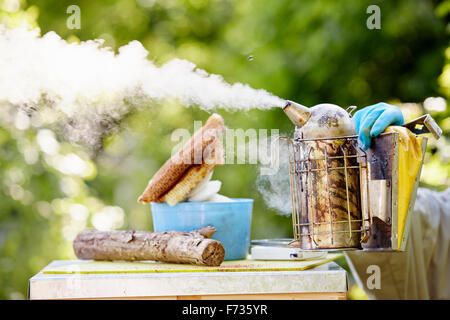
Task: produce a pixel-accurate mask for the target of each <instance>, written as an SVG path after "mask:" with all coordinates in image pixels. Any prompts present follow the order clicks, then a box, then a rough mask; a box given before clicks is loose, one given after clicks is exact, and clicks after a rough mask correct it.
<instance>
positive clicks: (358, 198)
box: [280, 102, 442, 250]
mask: <svg viewBox="0 0 450 320" xmlns="http://www.w3.org/2000/svg"><path fill="white" fill-rule="evenodd" d="M294 104H295V103H294ZM316 107H320V106H316ZM316 107H313V108H306V107H303V106H299V105H297V104H295V105H294V107H293V106H292V102H288V104H287V105H286V107H285V112H286V114H287V115H288V117H289V118H290V119H291V120H292V122H293V123H294V124H296V129H295V133H294V139H290V138H288V137H280V138H281V139H283V140H285V141H286V142H287V143H288V146H289V183H290V190H291V201H292V225H293V234H294V241H295V242H297V243H298V245H299V247H300V248H301V249H303V250H325V249H326V250H329V249H331V250H332V249H365V250H404V249H405V246H406V239H407V235H408V232H407V230H408V222H409V220H408V219H407V220H406V226H405V228H404V230H405V232H403V235H402V237H403V238H404V239H402V240H404V241H401V243H400V245H399V244H398V243H399V241H398V225H397V220H398V216H397V214H398V200H397V199H398V189H397V188H398V165H397V164H398V156H399V136H398V133H395V132H392V133H383V134H381V135H380V136H378V137H377V138H375V139H373V142H372V145H371V147H370V148H369V149H368V150H367V151H364V150H362V149H361V148H359V147H358V143H357V139H358V137H357V136H356V135H355V134H349V135H345V133H351V131H352V130H353V131H354V129H353V128H351V126H350V125H349V122H348V119H347V117H349V118H350V119H351V112H352V111H353V110H354V109H355V108H356V107H350V108H349V109H351V110H349V109H347V110H346V111H345V114H344V115H341V114H340V113H339V112H342V113H343V112H344V110H343V109H340V108H339V107H337V106H336V107H337V108H339V109H340V110H341V111H339V109H337V108H334V109H333V108H332V109H330V110H326V111H327V112H328V113H329V114H333V113H335V114H337V115H338V116H336V117H338V118H339V120H336V119H334V118H333V116H331V117H330V116H329V115H327V117H328V118H327V119H328V120H330V119H331V120H330V121H329V123H327V126H328V127H327V128H325V129H328V128H329V127H331V129H330V130H328V131H327V130H323V129H324V128H318V127H317V128H316V127H312V128H309V129H306V130H302V126H304V125H305V124H308V123H309V122H310V121H312V122H314V121H316V123H317V124H320V123H321V121H322V122H323V119H324V118H323V117H324V116H323V114H322V115H320V116H319V113H318V112H319V111H316V114H315V110H318V109H319V108H316ZM315 108H316V109H315ZM286 109H288V110H286ZM289 109H290V110H289ZM322 109H323V107H322ZM347 111H349V112H347ZM320 117H322V118H320ZM316 118H317V119H316ZM340 118H343V119H344V120H342V121H343V122H341V120H340ZM299 119H300V120H299ZM335 120H336V121H335ZM351 120H352V119H351ZM346 121H347V122H346ZM352 121H353V120H352ZM340 124H342V126H343V127H345V126H347V127H348V128H349V130H347V131H345V130H344V131H339V130H341V128H337V127H339V125H340ZM417 125H420V127H421V128H420V129H418V128H417ZM404 126H406V127H408V128H409V129H410V130H411V131H413V132H414V133H416V134H419V133H424V132H432V133H433V134H434V135H435V136H437V137H439V136H440V135H441V133H442V131H440V128H439V127H438V126H437V125H436V123H435V122H434V121H433V119H432V118H431V117H430V116H429V115H425V116H423V117H421V118H418V119H416V120H414V121H412V122H410V123H408V124H406V125H404ZM333 130H334V132H333ZM305 132H306V136H305ZM328 132H330V136H327V133H328ZM354 132H356V131H354ZM311 133H313V134H311ZM342 133H344V135H339V134H342ZM426 143H427V139H426V138H422V145H421V147H422V151H423V152H422V155H424V154H425V147H426ZM422 161H423V158H422ZM419 177H420V170H419V173H418V174H417V178H416V181H415V185H414V189H413V192H412V194H411V200H410V206H409V211H411V210H412V208H413V204H414V201H415V195H416V191H417V187H418V180H419ZM408 216H409V215H408Z"/></svg>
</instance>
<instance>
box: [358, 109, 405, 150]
mask: <svg viewBox="0 0 450 320" xmlns="http://www.w3.org/2000/svg"><path fill="white" fill-rule="evenodd" d="M353 119H354V120H355V123H356V133H357V134H358V136H359V137H358V140H359V143H360V146H361V148H363V149H364V150H367V149H369V147H370V143H371V142H372V138H373V137H376V136H378V135H379V134H380V133H382V132H383V131H384V130H386V128H387V127H388V126H389V125H398V126H400V125H402V124H404V123H405V120H404V119H403V114H402V112H401V110H400V108H399V107H396V106H393V105H390V104H387V103H384V102H380V103H377V104H374V105H372V106H368V107H365V108H363V109H361V110H358V111H357V112H356V113H355V115H354V116H353Z"/></svg>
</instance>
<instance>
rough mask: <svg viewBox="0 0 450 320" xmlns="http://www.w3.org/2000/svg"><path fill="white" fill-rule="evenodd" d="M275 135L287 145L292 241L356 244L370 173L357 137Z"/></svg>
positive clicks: (365, 227) (362, 230)
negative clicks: (291, 136)
mask: <svg viewBox="0 0 450 320" xmlns="http://www.w3.org/2000/svg"><path fill="white" fill-rule="evenodd" d="M280 139H283V140H286V141H287V142H288V146H289V180H290V191H291V200H292V225H293V234H294V242H298V243H299V246H300V248H302V249H305V250H308V249H338V248H340V249H343V248H360V247H361V242H363V241H365V240H366V239H367V238H368V236H369V232H370V231H369V230H370V223H371V217H370V214H369V215H363V213H362V211H363V210H362V206H363V205H366V206H368V203H365V204H363V203H362V202H363V200H362V198H361V193H363V192H365V193H366V194H367V195H369V192H368V189H367V190H362V189H363V188H368V187H369V183H368V179H369V177H368V170H367V168H368V165H367V155H366V153H365V152H364V151H363V150H362V149H360V148H359V147H358V146H357V136H346V137H330V138H315V139H300V138H296V139H294V140H292V139H290V138H288V137H280ZM330 150H331V151H332V152H331V154H330ZM337 179H338V180H340V181H337ZM363 179H365V180H366V181H363ZM356 180H358V181H356ZM366 201H367V202H368V201H369V199H368V198H367V200H366Z"/></svg>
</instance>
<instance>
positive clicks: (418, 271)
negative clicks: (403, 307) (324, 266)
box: [346, 103, 450, 299]
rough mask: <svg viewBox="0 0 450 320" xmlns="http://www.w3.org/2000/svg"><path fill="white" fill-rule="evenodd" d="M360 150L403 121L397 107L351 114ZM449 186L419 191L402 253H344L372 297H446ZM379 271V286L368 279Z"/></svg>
mask: <svg viewBox="0 0 450 320" xmlns="http://www.w3.org/2000/svg"><path fill="white" fill-rule="evenodd" d="M354 120H355V122H356V127H357V133H358V136H359V141H360V144H361V147H362V148H364V149H367V148H369V147H370V143H371V139H372V138H373V137H375V136H377V135H379V134H380V133H382V132H383V131H384V130H385V129H386V128H387V127H388V126H390V125H401V124H403V123H404V120H403V115H402V113H401V111H400V109H399V108H398V107H396V106H392V105H389V104H386V103H378V104H376V105H373V106H369V107H366V108H363V109H362V110H359V111H358V112H356V113H355V115H354ZM449 253H450V188H449V189H447V190H445V191H443V192H435V191H431V190H428V189H424V188H419V189H418V192H417V197H416V203H415V207H414V211H413V213H412V218H411V230H410V233H409V238H408V242H407V246H406V251H405V252H366V251H354V252H349V253H348V254H347V255H346V256H347V260H348V262H349V265H350V268H351V269H352V274H353V276H354V277H355V279H356V281H357V282H358V284H359V286H360V287H361V288H363V289H364V291H365V292H366V293H367V295H368V296H369V298H372V299H450V261H449V260H450V255H449ZM374 270H375V271H376V272H379V274H380V275H381V279H380V281H379V283H377V282H376V281H374V279H373V278H371V277H373V276H374V274H375V273H376V272H375V271H374Z"/></svg>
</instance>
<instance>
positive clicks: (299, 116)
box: [283, 100, 311, 128]
mask: <svg viewBox="0 0 450 320" xmlns="http://www.w3.org/2000/svg"><path fill="white" fill-rule="evenodd" d="M283 111H284V112H285V113H286V115H287V116H288V117H289V119H290V120H291V121H292V123H294V124H295V126H296V127H298V128H301V127H303V126H304V125H305V123H306V122H307V121H308V120H309V117H310V116H311V111H310V109H309V108H307V107H305V106H302V105H301V104H298V103H295V102H293V101H289V100H287V101H286V105H285V106H284V107H283Z"/></svg>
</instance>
